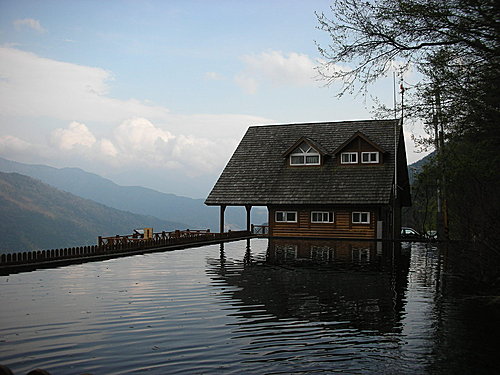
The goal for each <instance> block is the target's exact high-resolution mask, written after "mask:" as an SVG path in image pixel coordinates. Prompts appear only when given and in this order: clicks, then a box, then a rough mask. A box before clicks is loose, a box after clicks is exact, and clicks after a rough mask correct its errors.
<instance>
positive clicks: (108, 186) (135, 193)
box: [0, 158, 267, 231]
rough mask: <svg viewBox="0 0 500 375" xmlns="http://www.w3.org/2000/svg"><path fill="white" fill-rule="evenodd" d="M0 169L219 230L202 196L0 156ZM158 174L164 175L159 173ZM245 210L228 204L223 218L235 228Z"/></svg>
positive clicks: (263, 216)
mask: <svg viewBox="0 0 500 375" xmlns="http://www.w3.org/2000/svg"><path fill="white" fill-rule="evenodd" d="M0 171H2V172H17V173H21V174H24V175H27V176H31V177H34V178H37V179H39V180H41V181H43V182H45V183H47V184H49V185H52V186H54V187H56V188H58V189H61V190H64V191H67V192H70V193H72V194H75V195H78V196H80V197H83V198H86V199H91V200H93V201H95V202H99V203H102V204H105V205H106V206H109V207H113V208H116V209H119V210H126V211H130V212H134V213H138V214H142V215H152V216H155V217H158V218H160V219H164V220H175V221H180V222H183V223H186V224H187V225H188V227H189V228H190V229H207V228H209V229H211V230H212V231H218V230H219V227H218V225H219V209H218V207H207V206H205V204H204V200H203V199H192V198H188V197H180V196H178V195H175V194H166V193H161V192H158V191H155V190H152V189H148V188H144V187H139V186H120V185H117V184H115V183H114V182H112V181H111V180H108V179H106V178H103V177H100V176H98V175H96V174H93V173H89V172H85V171H84V170H82V169H79V168H53V167H49V166H45V165H32V164H24V163H18V162H15V161H11V160H7V159H3V158H0ZM158 178H164V177H162V176H161V174H159V175H158ZM244 212H245V211H244V209H241V208H239V209H235V208H232V207H229V208H228V209H227V210H226V214H225V218H226V220H225V222H226V223H227V224H228V225H229V226H231V227H232V228H234V229H238V228H240V229H241V228H244V227H245V225H246V224H245V220H246V216H245V213H244ZM252 213H253V217H254V219H253V222H254V223H256V224H260V223H262V222H264V221H267V210H258V209H253V210H252Z"/></svg>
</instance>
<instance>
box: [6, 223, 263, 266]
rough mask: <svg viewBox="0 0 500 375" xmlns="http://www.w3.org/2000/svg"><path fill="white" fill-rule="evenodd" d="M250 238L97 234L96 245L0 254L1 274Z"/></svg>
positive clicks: (242, 235) (184, 233)
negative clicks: (111, 235)
mask: <svg viewBox="0 0 500 375" xmlns="http://www.w3.org/2000/svg"><path fill="white" fill-rule="evenodd" d="M129 237H130V238H129ZM251 237H255V236H254V235H252V234H251V233H250V232H247V231H230V232H225V233H212V232H208V231H174V232H161V233H155V234H154V235H153V238H152V239H148V240H144V239H141V238H133V237H131V236H116V237H106V238H102V237H100V238H99V244H98V245H94V246H80V247H72V248H64V249H52V250H36V251H28V252H18V253H11V254H2V255H1V256H0V275H8V274H10V273H16V272H23V271H30V270H34V269H38V268H52V267H59V266H64V265H68V264H74V263H83V262H91V261H101V260H105V259H112V258H118V257H123V256H130V255H137V254H145V253H151V252H157V251H169V250H177V249H183V248H189V247H199V246H204V245H209V244H214V243H221V242H227V241H236V240H240V239H245V238H251Z"/></svg>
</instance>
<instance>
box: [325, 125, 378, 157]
mask: <svg viewBox="0 0 500 375" xmlns="http://www.w3.org/2000/svg"><path fill="white" fill-rule="evenodd" d="M356 138H361V139H363V140H364V141H365V142H367V143H368V144H370V145H371V146H372V147H373V148H375V149H376V150H377V151H379V152H380V153H382V154H385V153H386V151H385V150H384V149H383V148H382V147H380V146H379V145H378V144H376V143H375V142H373V141H372V140H371V139H370V138H368V137H367V136H366V135H365V134H363V133H362V132H361V131H357V132H356V133H354V134H353V135H352V136H351V137H349V139H347V140H346V141H345V142H344V143H342V144H341V145H340V146H339V147H337V148H336V149H335V151H333V155H337V154H338V153H340V152H341V151H342V150H343V149H344V148H346V147H347V146H348V145H349V144H351V142H353V141H354V140H355V139H356Z"/></svg>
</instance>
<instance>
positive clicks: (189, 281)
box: [0, 239, 500, 375]
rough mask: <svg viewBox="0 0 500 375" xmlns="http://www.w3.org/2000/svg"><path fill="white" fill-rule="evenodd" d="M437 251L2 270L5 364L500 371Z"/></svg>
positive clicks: (256, 247)
mask: <svg viewBox="0 0 500 375" xmlns="http://www.w3.org/2000/svg"><path fill="white" fill-rule="evenodd" d="M446 264H447V261H446V257H445V256H444V255H443V253H442V252H440V251H439V250H438V249H437V248H436V247H432V246H429V245H423V244H413V245H412V246H411V248H410V246H409V245H408V246H406V247H404V248H403V251H402V255H401V256H399V255H398V252H394V251H393V250H392V249H387V248H382V247H381V246H378V245H371V244H370V245H366V244H363V243H361V244H360V243H353V244H339V243H333V244H328V243H321V242H313V243H312V245H311V244H305V243H299V244H292V243H287V242H279V241H278V242H271V243H269V242H268V240H265V239H253V240H251V242H247V241H237V242H230V243H226V244H225V245H223V246H220V245H210V246H204V247H199V248H192V249H185V250H177V251H171V252H163V253H152V254H146V255H137V256H130V257H126V258H119V259H113V260H108V261H103V262H93V263H84V264H79V265H72V266H67V267H61V268H56V269H44V270H38V271H34V272H26V273H19V274H12V275H8V276H2V277H0V285H1V287H0V288H1V289H0V302H1V306H0V363H1V364H3V365H7V366H9V367H10V368H11V369H12V370H13V371H14V373H15V374H16V375H17V374H26V373H27V372H28V371H30V370H32V369H34V368H43V369H46V370H48V371H50V372H51V373H52V374H53V375H57V374H82V373H84V372H87V373H92V374H95V375H98V374H106V375H108V374H214V373H217V374H317V373H325V374H331V373H342V374H425V373H429V374H483V373H484V374H490V373H496V372H497V371H498V370H499V369H500V367H499V363H498V359H497V356H498V350H499V345H498V344H497V339H498V338H499V337H500V331H499V328H498V327H499V326H500V324H499V323H500V321H499V316H498V315H497V314H496V311H498V310H496V309H495V308H493V309H492V308H491V306H490V305H489V302H488V301H489V300H487V301H485V300H484V299H482V298H478V297H474V296H472V295H470V294H468V293H467V292H465V291H463V290H462V288H461V287H460V285H461V284H460V282H457V277H456V275H455V274H453V272H452V271H450V269H449V268H448V267H447V266H446Z"/></svg>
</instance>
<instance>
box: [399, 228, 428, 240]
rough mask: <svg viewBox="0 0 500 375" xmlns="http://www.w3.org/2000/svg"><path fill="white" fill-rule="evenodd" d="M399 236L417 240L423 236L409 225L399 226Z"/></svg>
mask: <svg viewBox="0 0 500 375" xmlns="http://www.w3.org/2000/svg"><path fill="white" fill-rule="evenodd" d="M401 238H402V239H409V240H410V239H413V240H418V239H422V238H424V235H423V234H421V233H420V232H418V231H417V230H415V229H413V228H409V227H402V228H401Z"/></svg>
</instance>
